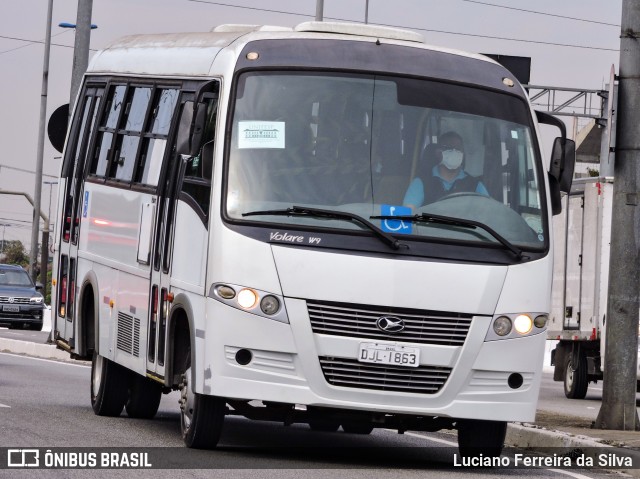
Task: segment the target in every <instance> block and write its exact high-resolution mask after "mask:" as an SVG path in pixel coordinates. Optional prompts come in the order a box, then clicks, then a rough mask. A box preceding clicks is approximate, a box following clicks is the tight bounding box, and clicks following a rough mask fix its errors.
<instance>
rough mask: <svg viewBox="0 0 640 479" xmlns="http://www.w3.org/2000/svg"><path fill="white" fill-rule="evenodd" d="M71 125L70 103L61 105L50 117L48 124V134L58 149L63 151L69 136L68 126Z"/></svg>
mask: <svg viewBox="0 0 640 479" xmlns="http://www.w3.org/2000/svg"><path fill="white" fill-rule="evenodd" d="M68 126H69V104H68V103H67V104H66V105H62V106H59V107H58V108H56V111H54V112H53V113H52V114H51V116H50V117H49V123H48V124H47V135H48V136H49V141H50V142H51V144H52V145H53V147H54V148H55V149H56V151H58V152H60V153H62V150H63V149H64V140H65V139H66V137H67V127H68Z"/></svg>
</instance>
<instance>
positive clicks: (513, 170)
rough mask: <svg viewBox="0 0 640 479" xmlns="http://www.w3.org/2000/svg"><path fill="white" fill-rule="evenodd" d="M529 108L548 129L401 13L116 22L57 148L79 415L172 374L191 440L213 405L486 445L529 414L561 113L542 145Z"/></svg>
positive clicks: (559, 178)
mask: <svg viewBox="0 0 640 479" xmlns="http://www.w3.org/2000/svg"><path fill="white" fill-rule="evenodd" d="M539 122H543V123H550V124H555V125H557V126H559V127H561V128H563V125H562V123H560V122H558V121H557V120H555V119H554V118H553V117H550V116H548V115H546V114H540V113H538V114H536V113H535V112H534V111H533V110H532V109H531V106H530V104H529V102H528V99H527V95H526V91H525V90H524V89H523V88H522V86H521V85H520V84H519V83H518V82H517V81H516V80H515V79H514V77H513V75H512V74H511V73H510V72H509V71H507V70H506V69H505V68H503V67H502V66H500V65H499V64H497V63H496V62H494V61H492V60H490V59H488V58H486V57H483V56H480V55H475V54H466V53H462V52H458V51H453V50H447V49H441V48H435V47H430V46H427V45H425V44H424V42H423V41H422V37H421V36H420V35H418V34H416V33H413V32H407V31H401V30H395V29H390V28H383V27H376V26H364V25H349V24H332V23H320V22H308V23H303V24H301V25H298V26H297V27H296V28H294V29H291V28H280V27H264V26H263V27H257V26H241V25H224V26H221V27H217V28H215V29H214V30H213V31H212V32H207V33H186V34H167V35H138V36H130V37H126V38H124V39H121V40H119V41H117V42H115V43H114V44H113V45H111V46H110V47H108V48H106V49H105V50H103V51H101V52H99V53H97V54H96V55H95V57H94V58H93V60H92V62H91V65H90V68H89V71H88V72H87V74H86V76H85V79H84V84H83V88H82V90H81V92H80V94H79V97H78V100H77V102H76V107H75V111H74V113H73V117H72V121H71V124H70V128H69V133H68V137H67V140H66V146H65V149H64V160H63V166H62V170H61V175H60V191H61V193H60V199H59V201H58V209H57V216H58V219H59V220H58V221H56V225H57V227H56V228H57V231H56V243H55V250H56V252H55V272H54V281H53V282H54V286H55V288H54V293H53V297H54V298H55V303H54V307H53V317H54V321H55V325H54V328H53V331H54V335H55V342H56V343H57V345H58V347H60V348H62V349H64V350H67V351H68V352H70V353H71V355H72V357H74V358H79V359H92V375H91V404H92V406H93V409H94V411H95V413H96V414H99V415H105V416H118V415H120V414H121V412H122V410H123V409H126V412H127V414H128V415H129V416H131V417H143V418H151V417H153V416H154V415H155V414H156V411H157V409H158V403H159V401H160V397H161V394H162V393H168V392H170V391H172V390H174V391H175V390H179V391H180V394H181V399H180V413H181V427H182V434H183V437H184V442H185V443H186V445H187V446H189V447H197V448H213V447H215V446H216V444H217V443H218V441H219V437H220V434H221V430H222V427H223V422H224V421H223V419H224V416H225V415H230V414H233V415H243V416H246V417H249V418H252V419H268V420H272V421H273V420H277V421H282V422H283V423H285V424H291V423H307V424H308V425H309V426H310V427H311V429H314V430H322V431H337V430H338V429H339V428H340V427H342V429H343V431H344V432H346V433H359V434H367V433H369V432H371V430H372V429H373V428H375V427H385V428H392V429H397V430H398V431H400V432H402V431H404V430H422V431H436V430H439V429H442V428H450V429H457V430H458V437H459V445H460V449H461V451H462V452H463V453H466V454H469V453H471V451H472V450H473V448H474V447H476V446H478V447H481V449H480V451H482V452H484V453H485V454H491V455H499V454H500V451H501V449H502V446H503V443H504V437H505V431H506V423H507V421H531V420H533V419H534V417H535V412H536V402H537V397H538V390H539V385H540V377H541V369H542V363H543V352H544V346H545V339H546V337H545V328H546V321H547V317H548V314H549V311H550V291H551V278H552V261H553V257H552V246H553V241H552V237H551V234H552V231H551V218H552V214H553V212H557V211H558V205H559V204H560V203H559V200H560V190H565V191H566V190H567V189H568V184H570V178H571V175H572V170H573V158H574V156H572V155H574V154H572V146H573V145H572V142H571V141H570V140H565V138H564V137H565V136H566V135H565V133H564V131H563V132H562V137H561V138H559V139H558V140H557V141H556V144H555V147H554V153H553V158H552V161H551V166H548V165H546V164H545V163H546V162H545V161H543V159H542V155H541V147H540V143H539V132H538V123H539ZM452 175H453V176H454V177H452ZM436 193H438V194H436Z"/></svg>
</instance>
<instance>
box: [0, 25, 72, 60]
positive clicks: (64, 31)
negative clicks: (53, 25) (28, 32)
mask: <svg viewBox="0 0 640 479" xmlns="http://www.w3.org/2000/svg"><path fill="white" fill-rule="evenodd" d="M68 32H69V30H68V29H64V30H63V31H61V32H59V33H56V34H55V35H52V36H51V37H52V38H53V37H57V36H58V35H64V34H65V33H68ZM22 41H25V42H26V41H29V40H22ZM43 42H44V40H41V41H39V43H43ZM36 43H38V42H31V41H29V43H27V44H26V45H20V46H19V47H15V48H10V49H9V50H3V51H1V52H0V55H2V54H4V53H9V52H14V51H16V50H20V49H21V48H26V47H30V46H31V45H35V44H36Z"/></svg>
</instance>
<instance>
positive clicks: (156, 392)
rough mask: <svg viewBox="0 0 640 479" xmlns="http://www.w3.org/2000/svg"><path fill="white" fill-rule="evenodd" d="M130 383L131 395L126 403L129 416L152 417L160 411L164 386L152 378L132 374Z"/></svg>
mask: <svg viewBox="0 0 640 479" xmlns="http://www.w3.org/2000/svg"><path fill="white" fill-rule="evenodd" d="M131 376H132V377H131V382H130V383H129V397H128V399H127V403H126V405H125V409H126V410H127V414H128V415H129V417H134V418H139V419H151V418H153V417H154V416H155V415H156V413H157V412H158V407H159V406H160V399H161V398H162V386H160V384H158V383H156V382H155V381H152V380H151V379H148V378H145V377H144V376H140V375H139V374H135V373H134V374H132V375H131Z"/></svg>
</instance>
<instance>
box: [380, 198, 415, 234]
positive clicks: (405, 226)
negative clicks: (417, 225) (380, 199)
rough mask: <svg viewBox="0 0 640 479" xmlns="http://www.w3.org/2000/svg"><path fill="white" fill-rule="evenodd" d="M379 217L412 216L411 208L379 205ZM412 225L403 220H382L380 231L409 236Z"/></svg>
mask: <svg viewBox="0 0 640 479" xmlns="http://www.w3.org/2000/svg"><path fill="white" fill-rule="evenodd" d="M380 209H381V211H380V215H381V216H405V215H406V216H410V215H411V214H412V212H411V208H409V207H408V206H392V205H381V206H380ZM412 226H413V225H412V223H411V222H410V221H403V220H382V221H381V229H382V231H385V232H387V233H396V234H404V235H408V234H411V231H412Z"/></svg>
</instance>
